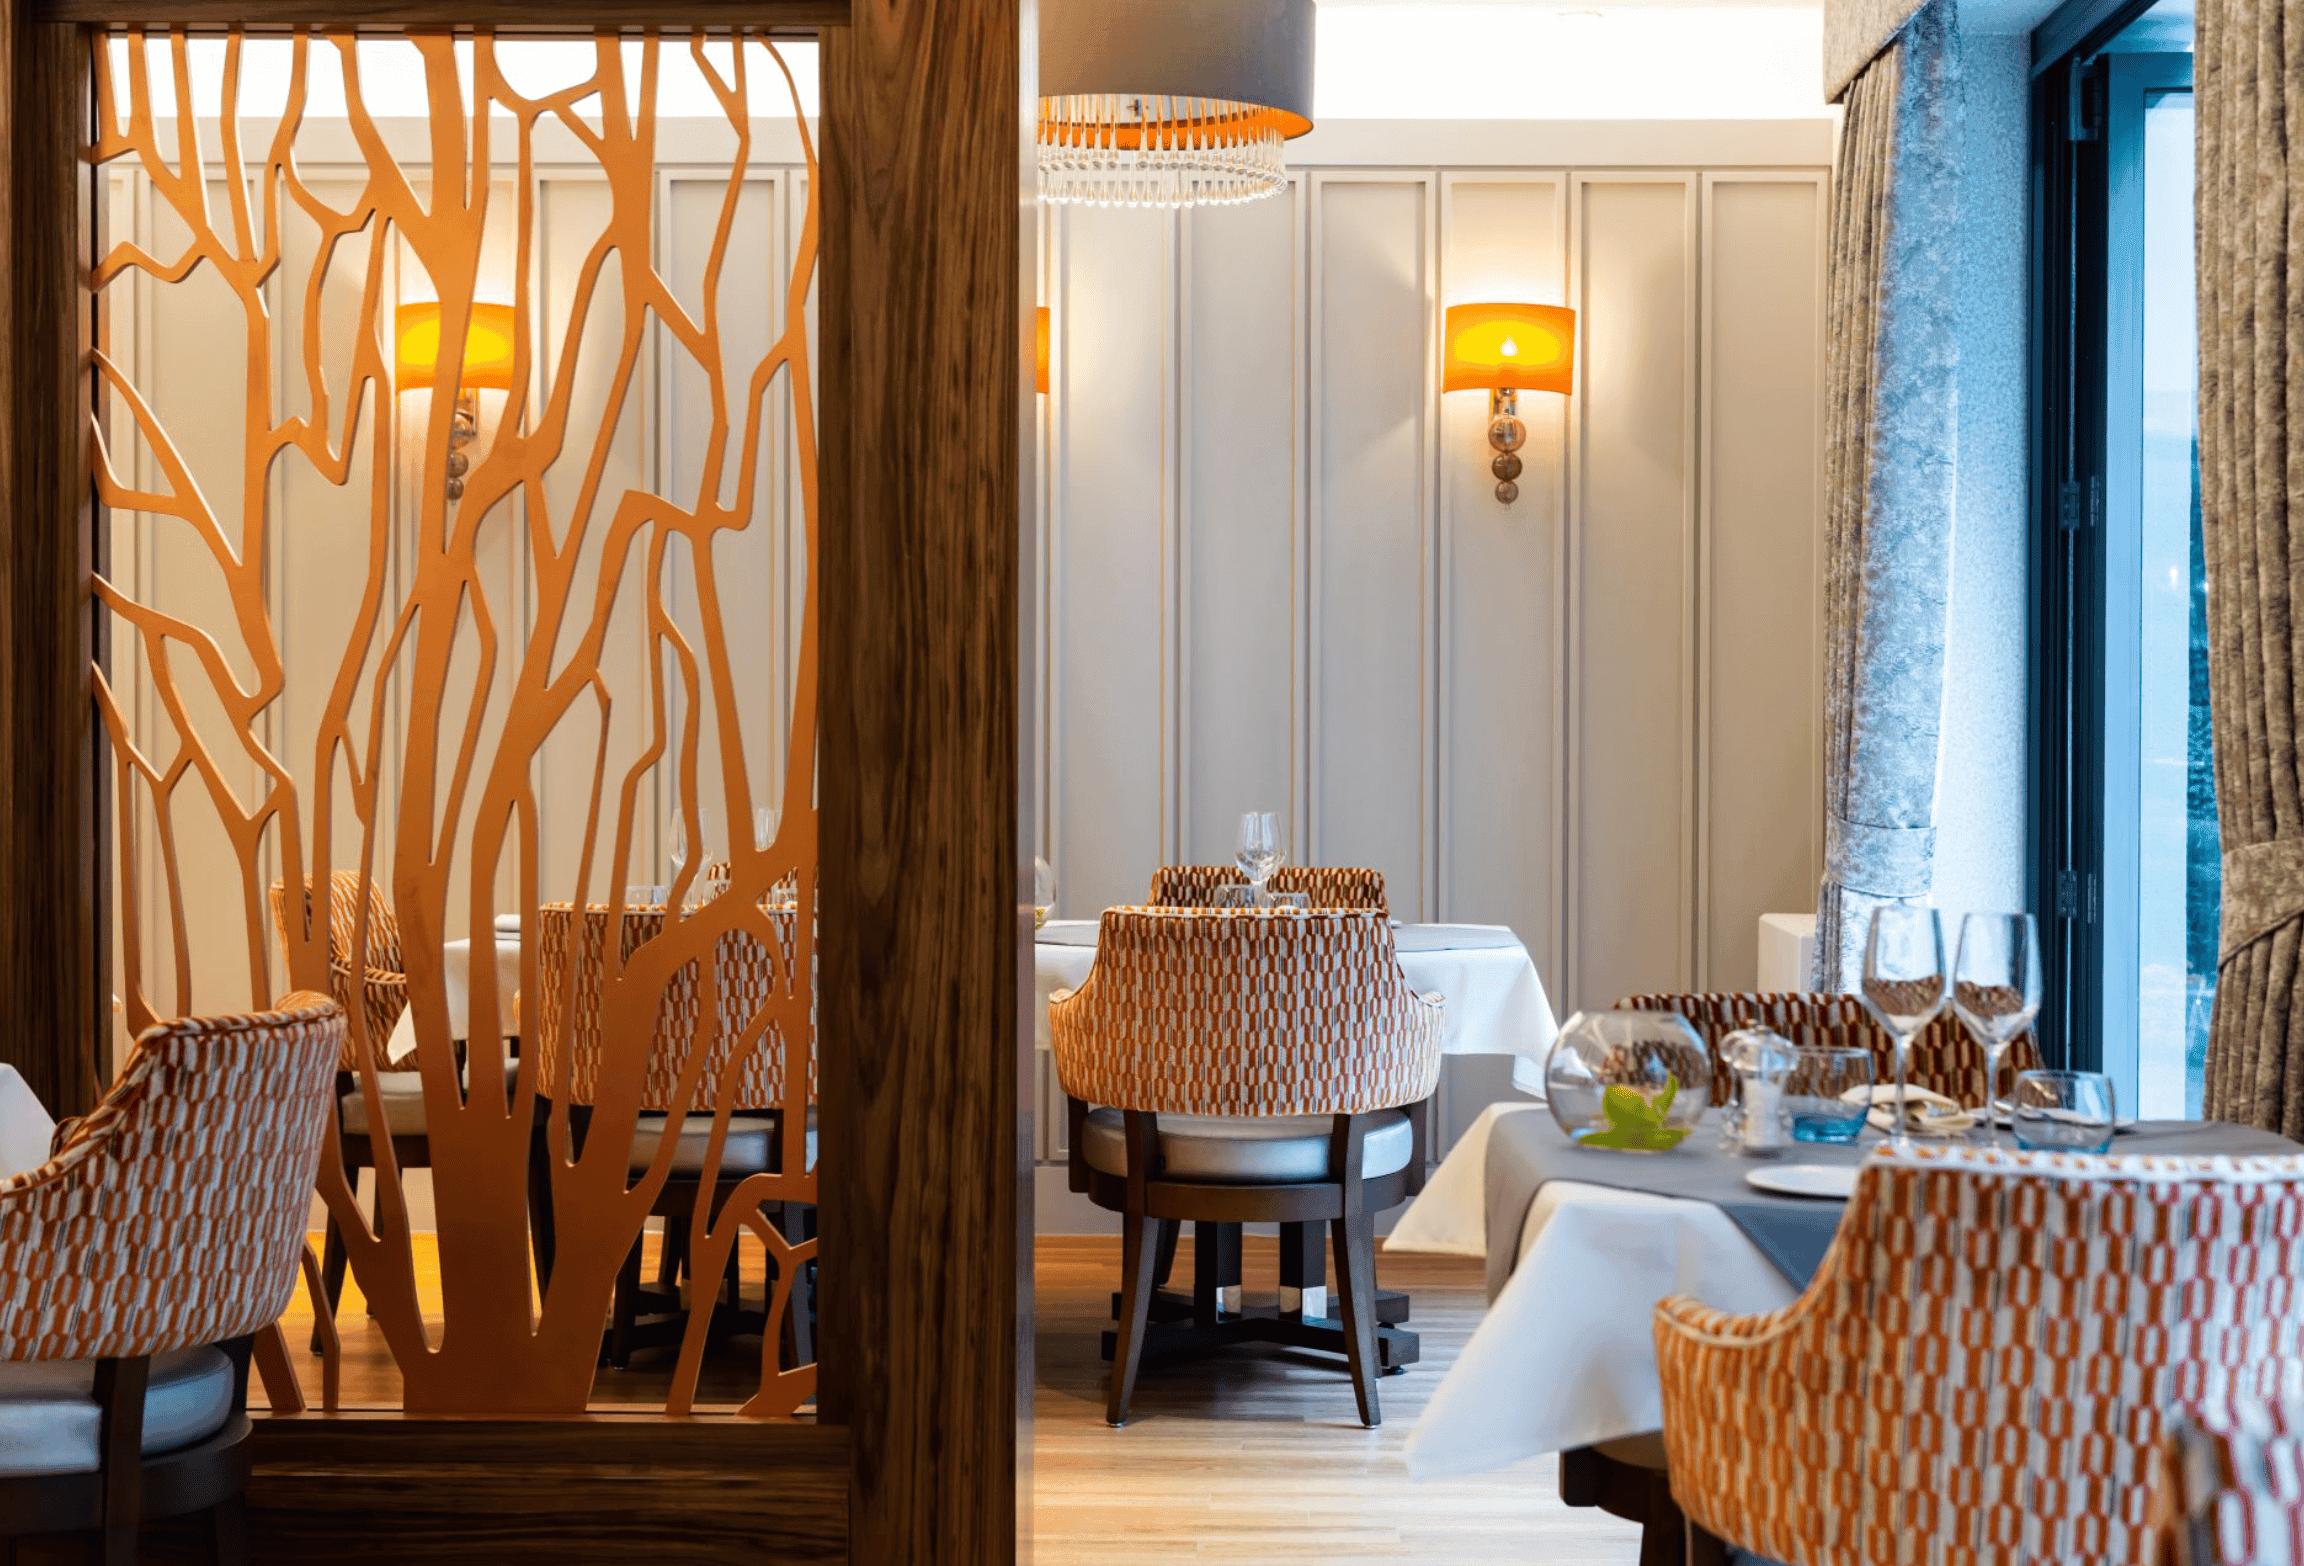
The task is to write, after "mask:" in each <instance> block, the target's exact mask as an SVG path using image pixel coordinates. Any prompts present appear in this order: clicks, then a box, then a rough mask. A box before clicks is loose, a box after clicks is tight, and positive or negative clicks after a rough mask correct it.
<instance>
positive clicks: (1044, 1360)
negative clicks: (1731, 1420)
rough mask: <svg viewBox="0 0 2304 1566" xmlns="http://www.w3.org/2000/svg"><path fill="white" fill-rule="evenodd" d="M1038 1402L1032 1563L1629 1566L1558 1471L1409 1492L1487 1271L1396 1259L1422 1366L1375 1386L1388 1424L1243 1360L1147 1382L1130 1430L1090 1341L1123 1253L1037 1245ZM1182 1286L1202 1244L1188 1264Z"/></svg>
mask: <svg viewBox="0 0 2304 1566" xmlns="http://www.w3.org/2000/svg"><path fill="white" fill-rule="evenodd" d="M1037 1258H1038V1260H1037V1266H1036V1269H1035V1270H1036V1273H1037V1276H1038V1282H1039V1288H1038V1298H1037V1302H1036V1303H1037V1307H1038V1311H1039V1317H1038V1321H1037V1327H1038V1340H1039V1364H1038V1380H1039V1387H1038V1393H1037V1395H1036V1396H1035V1397H1034V1399H1033V1406H1032V1417H1033V1427H1032V1462H1033V1475H1032V1491H1033V1511H1032V1517H1033V1536H1032V1559H1033V1562H1034V1566H1074V1563H1082V1566H1085V1563H1089V1562H1094V1563H1096V1566H1135V1563H1137V1562H1144V1563H1151V1562H1171V1561H1180V1560H1187V1559H1191V1560H1209V1561H1293V1560H1307V1561H1309V1560H1319V1561H1325V1562H1328V1563H1330V1566H1361V1563H1368V1566H1374V1563H1378V1562H1405V1561H1413V1562H1427V1563H1435V1566H1437V1563H1441V1562H1448V1563H1455V1566H1506V1563H1511V1562H1521V1561H1542V1562H1547V1563H1558V1566H1583V1563H1592V1566H1600V1563H1609V1566H1619V1563H1621V1566H1629V1563H1631V1562H1632V1561H1634V1560H1635V1559H1637V1557H1638V1555H1639V1535H1638V1532H1637V1530H1635V1529H1634V1528H1633V1527H1632V1526H1631V1525H1630V1524H1627V1523H1620V1522H1618V1521H1617V1520H1616V1519H1614V1518H1612V1517H1609V1516H1607V1515H1605V1514H1603V1513H1601V1512H1597V1511H1587V1510H1571V1509H1569V1508H1567V1507H1565V1506H1562V1505H1561V1504H1560V1500H1559V1496H1558V1492H1557V1490H1556V1489H1555V1486H1554V1464H1553V1460H1552V1459H1551V1458H1548V1457H1546V1458H1539V1459H1535V1460H1533V1461H1530V1462H1524V1463H1520V1464H1516V1465H1515V1466H1513V1467H1510V1468H1506V1469H1501V1470H1499V1471H1497V1472H1495V1473H1490V1474H1484V1475H1481V1476H1479V1477H1477V1478H1473V1479H1457V1480H1449V1481H1445V1482H1442V1483H1436V1484H1418V1483H1417V1482H1415V1481H1414V1480H1412V1479H1410V1478H1409V1477H1408V1470H1407V1466H1406V1464H1405V1463H1404V1462H1403V1461H1402V1459H1401V1455H1400V1454H1401V1449H1402V1447H1403V1446H1404V1445H1405V1444H1406V1442H1407V1439H1408V1433H1409V1431H1410V1430H1412V1429H1414V1428H1415V1424H1416V1416H1417V1415H1418V1414H1420V1413H1421V1412H1422V1411H1423V1408H1424V1404H1425V1402H1426V1400H1427V1399H1429V1398H1430V1397H1431V1395H1432V1389H1433V1388H1434V1387H1436V1386H1437V1385H1439V1382H1440V1376H1441V1374H1442V1372H1444V1371H1445V1370H1446V1369H1447V1367H1448V1365H1449V1363H1450V1362H1451V1361H1453V1360H1454V1358H1455V1357H1456V1353H1457V1351H1458V1350H1459V1349H1460V1348H1462V1347H1463V1344H1464V1340H1465V1339H1466V1338H1468V1337H1469V1336H1471V1333H1472V1329H1473V1327H1474V1326H1475V1325H1476V1324H1477V1323H1478V1321H1479V1319H1480V1316H1481V1313H1482V1311H1483V1310H1484V1309H1485V1306H1486V1298H1485V1293H1484V1290H1483V1284H1482V1264H1481V1263H1480V1262H1478V1261H1473V1260H1462V1259H1456V1258H1444V1257H1426V1256H1413V1257H1412V1256H1396V1257H1387V1258H1384V1259H1383V1260H1381V1261H1380V1262H1379V1264H1378V1269H1377V1270H1378V1274H1379V1276H1380V1278H1381V1280H1382V1283H1383V1286H1384V1287H1386V1288H1388V1289H1406V1290H1407V1291H1408V1292H1409V1293H1410V1294H1411V1295H1412V1296H1413V1297H1414V1300H1415V1319H1414V1321H1413V1322H1411V1323H1410V1325H1411V1326H1412V1327H1413V1328H1414V1329H1415V1330H1416V1331H1417V1332H1419V1333H1420V1334H1421V1335H1422V1338H1423V1356H1424V1357H1423V1360H1422V1362H1421V1363H1419V1364H1416V1365H1412V1366H1410V1367H1409V1368H1408V1370H1407V1372H1406V1373H1405V1374H1403V1375H1398V1376H1388V1377H1386V1378H1384V1379H1383V1380H1382V1381H1381V1382H1379V1383H1378V1391H1379V1395H1380V1396H1381V1398H1382V1400H1383V1413H1384V1423H1383V1425H1382V1426H1380V1427H1379V1428H1377V1429H1374V1430H1368V1429H1364V1428H1362V1426H1361V1424H1360V1420H1359V1416H1358V1415H1357V1413H1355V1411H1354V1405H1353V1401H1352V1384H1351V1382H1350V1380H1349V1379H1348V1378H1347V1377H1346V1376H1345V1374H1344V1369H1343V1361H1342V1360H1341V1359H1330V1358H1327V1357H1326V1356H1321V1355H1315V1354H1283V1353H1280V1352H1277V1351H1274V1350H1269V1349H1234V1350H1229V1351H1227V1352H1226V1353H1224V1354H1222V1355H1219V1356H1213V1357H1210V1358H1208V1359H1204V1360H1198V1361H1191V1360H1187V1361H1183V1362H1180V1363H1174V1364H1170V1365H1166V1366H1159V1367H1151V1368H1147V1370H1146V1371H1145V1373H1144V1375H1143V1377H1142V1379H1140V1380H1139V1381H1138V1383H1137V1389H1136V1401H1135V1405H1134V1408H1133V1410H1132V1411H1131V1415H1130V1421H1129V1423H1128V1425H1127V1426H1126V1427H1125V1428H1124V1429H1119V1430H1114V1429H1112V1428H1111V1427H1110V1426H1108V1425H1106V1424H1105V1423H1104V1384H1105V1383H1104V1365H1103V1362H1102V1361H1101V1360H1100V1359H1099V1358H1098V1357H1097V1337H1098V1334H1099V1333H1101V1332H1102V1331H1103V1329H1104V1328H1105V1327H1106V1326H1107V1325H1108V1324H1109V1316H1110V1308H1111V1294H1112V1290H1113V1289H1114V1288H1116V1287H1117V1286H1118V1284H1119V1279H1120V1248H1119V1242H1118V1241H1117V1240H1112V1239H1058V1238H1051V1237H1043V1238H1042V1239H1041V1240H1040V1241H1039V1242H1038V1249H1037ZM1176 1271H1177V1282H1178V1284H1179V1285H1182V1284H1184V1283H1186V1281H1187V1280H1188V1278H1189V1275H1190V1272H1191V1246H1190V1244H1189V1243H1187V1244H1185V1245H1184V1246H1183V1247H1182V1248H1181V1251H1180V1254H1179V1255H1178V1257H1177V1263H1176ZM1245 1272H1246V1281H1247V1287H1248V1296H1249V1300H1250V1303H1254V1302H1255V1301H1256V1300H1257V1299H1258V1298H1259V1297H1262V1298H1264V1299H1265V1300H1267V1301H1269V1299H1270V1298H1271V1296H1272V1291H1273V1290H1274V1289H1276V1288H1277V1286H1278V1268H1277V1263H1276V1261H1275V1258H1274V1255H1273V1248H1272V1242H1271V1241H1269V1240H1267V1241H1264V1242H1262V1243H1261V1244H1259V1242H1257V1241H1256V1240H1254V1239H1250V1240H1249V1241H1248V1242H1247V1256H1246V1267H1245Z"/></svg>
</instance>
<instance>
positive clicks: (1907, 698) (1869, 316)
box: [1814, 0, 1961, 990]
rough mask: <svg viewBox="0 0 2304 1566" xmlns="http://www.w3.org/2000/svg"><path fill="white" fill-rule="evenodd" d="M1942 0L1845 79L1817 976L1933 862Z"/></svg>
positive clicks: (1954, 148)
mask: <svg viewBox="0 0 2304 1566" xmlns="http://www.w3.org/2000/svg"><path fill="white" fill-rule="evenodd" d="M1953 15H1954V12H1953V3H1952V0H1931V3H1930V4H1929V5H1927V6H1926V7H1925V8H1924V9H1922V10H1921V11H1920V12H1919V13H1918V14H1917V15H1915V16H1914V17H1913V18H1912V20H1911V21H1910V22H1909V23H1908V24H1907V25H1906V26H1905V28H1904V30H1903V31H1902V32H1901V33H1899V34H1898V35H1897V36H1896V38H1895V40H1894V41H1893V42H1892V43H1890V44H1889V46H1888V47H1887V48H1886V49H1885V50H1883V51H1882V52H1881V53H1880V55H1879V56H1878V57H1877V58H1876V59H1874V60H1873V61H1872V62H1871V64H1870V65H1868V66H1867V67H1865V69H1864V70H1863V71H1862V72H1861V73H1859V74H1858V75H1857V76H1856V77H1855V79H1854V80H1853V81H1852V82H1851V83H1850V84H1849V87H1848V90H1847V92H1846V94H1845V96H1844V98H1843V100H1842V101H1843V103H1844V104H1845V107H1846V110H1847V117H1846V119H1845V121H1844V122H1843V124H1842V128H1841V141H1840V155H1839V158H1838V161H1837V166H1836V167H1835V169H1834V173H1833V186H1832V221H1831V234H1830V253H1829V256H1828V258H1827V263H1826V267H1827V270H1826V281H1825V315H1826V342H1827V351H1828V354H1829V359H1828V366H1827V377H1826V399H1827V401H1826V408H1825V419H1826V426H1825V456H1824V485H1825V668H1824V701H1825V708H1824V725H1825V774H1824V776H1825V809H1826V816H1825V823H1824V879H1823V886H1822V889H1821V891H1820V893H1819V895H1818V899H1817V928H1816V972H1815V975H1814V978H1815V982H1816V985H1817V987H1818V988H1820V989H1827V990H1841V989H1850V988H1853V987H1854V986H1855V984H1856V982H1857V980H1858V979H1859V978H1860V977H1861V973H1862V956H1863V944H1864V936H1865V933H1866V931H1867V929H1868V928H1869V926H1870V921H1871V913H1872V910H1873V909H1874V908H1876V907H1878V906H1880V905H1881V904H1883V903H1890V902H1899V901H1907V900H1911V899H1916V898H1924V897H1926V896H1927V895H1928V893H1929V891H1930V889H1931V886H1932V883H1933V879H1934V869H1935V822H1936V760H1937V747H1938V738H1939V733H1940V730H1941V727H1942V716H1943V714H1942V707H1943V697H1944V627H1945V614H1946V605H1947V599H1948V593H1949V587H1950V579H1951V562H1952V500H1953V488H1954V474H1955V467H1956V463H1955V451H1954V426H1955V418H1956V414H1957V402H1958V391H1957V383H1958V370H1959V334H1958V319H1957V317H1958V306H1957V300H1956V297H1955V293H1954V290H1955V286H1956V267H1955V264H1954V263H1955V260H1956V247H1957V241H1958V215H1959V214H1958V189H1959V156H1960V130H1961V119H1960V116H1961V103H1960V48H1959V38H1958V35H1957V32H1956V30H1955V27H1954V21H1953Z"/></svg>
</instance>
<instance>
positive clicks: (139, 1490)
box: [95, 1358, 152, 1566]
mask: <svg viewBox="0 0 2304 1566" xmlns="http://www.w3.org/2000/svg"><path fill="white" fill-rule="evenodd" d="M151 1372H152V1362H151V1361H150V1360H149V1359H143V1358H137V1359H100V1360H98V1361H97V1362H96V1386H95V1392H96V1406H97V1407H98V1408H99V1409H101V1410H102V1415H101V1419H102V1424H101V1425H100V1427H99V1430H100V1434H99V1437H98V1443H97V1455H98V1461H99V1462H100V1463H101V1464H102V1470H103V1483H104V1501H103V1506H104V1520H103V1526H102V1529H101V1530H100V1532H101V1544H100V1546H99V1549H100V1554H99V1557H98V1558H99V1559H100V1560H102V1561H103V1563H104V1566H136V1531H137V1529H138V1528H139V1527H140V1526H141V1525H142V1524H143V1521H144V1484H143V1481H144V1389H145V1387H146V1385H147V1384H148V1383H149V1382H150V1379H151Z"/></svg>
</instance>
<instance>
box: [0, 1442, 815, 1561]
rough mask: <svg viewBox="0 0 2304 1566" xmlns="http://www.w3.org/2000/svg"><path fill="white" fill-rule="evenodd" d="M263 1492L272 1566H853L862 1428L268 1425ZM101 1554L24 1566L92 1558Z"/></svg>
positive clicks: (53, 1548)
mask: <svg viewBox="0 0 2304 1566" xmlns="http://www.w3.org/2000/svg"><path fill="white" fill-rule="evenodd" d="M256 1441H257V1449H256V1470H255V1475H254V1477H253V1478H252V1480H251V1481H250V1484H249V1488H248V1520H249V1534H250V1549H251V1552H252V1554H253V1557H254V1560H255V1562H256V1563H257V1566H292V1563H293V1566H304V1563H308V1562H314V1561H329V1562H337V1563H347V1566H355V1563H356V1566H407V1563H408V1562H411V1561H426V1562H443V1563H450V1562H474V1563H477V1562H487V1563H489V1566H499V1563H500V1566H568V1563H571V1562H618V1563H622V1562H630V1561H648V1562H651V1563H667V1566H718V1563H723V1562H728V1563H734V1562H744V1563H750V1566H766V1563H770V1562H775V1563H783V1562H834V1561H839V1562H845V1561H847V1560H848V1559H849V1554H848V1528H847V1511H848V1437H847V1432H846V1431H843V1430H839V1429H835V1428H831V1427H827V1426H821V1425H816V1424H813V1423H806V1422H801V1423H764V1422H761V1421H755V1420H737V1419H711V1418H699V1419H693V1420H685V1421H667V1420H664V1419H661V1418H651V1417H647V1416H633V1417H621V1416H603V1417H596V1418H593V1419H588V1420H565V1421H532V1420H477V1419H475V1420H433V1419H405V1418H398V1417H394V1416H390V1415H358V1416H341V1417H329V1416H324V1415H321V1416H308V1417H303V1418H296V1419H262V1420H258V1421H257V1426H256ZM86 1551H87V1546H86V1544H85V1542H84V1541H75V1540H66V1539H54V1540H47V1541H42V1542H41V1543H40V1544H39V1545H38V1546H37V1547H36V1548H26V1549H25V1550H23V1551H21V1552H20V1561H21V1566H44V1563H46V1562H48V1561H55V1562H58V1563H62V1562H66V1561H70V1562H72V1563H74V1566H79V1563H81V1562H83V1561H85V1560H86V1559H87V1553H86ZM142 1558H143V1559H144V1560H145V1561H146V1562H148V1563H152V1566H161V1563H173V1562H180V1561H181V1562H199V1563H202V1566H205V1563H206V1562H208V1561H209V1560H210V1559H211V1556H210V1555H209V1553H208V1545H207V1539H206V1535H205V1533H204V1532H203V1531H202V1519H199V1518H185V1519H181V1520H176V1521H172V1522H169V1523H165V1524H153V1525H150V1526H148V1527H147V1528H146V1530H145V1545H144V1549H143V1551H142Z"/></svg>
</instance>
